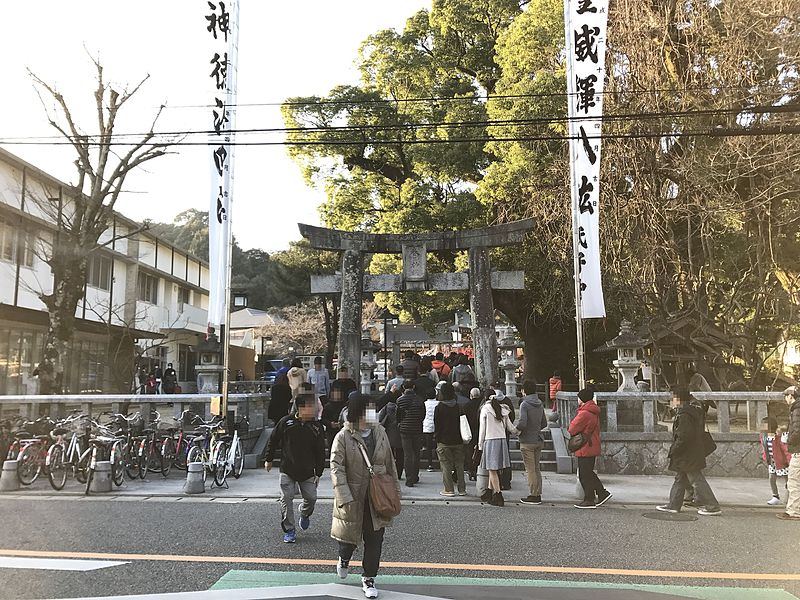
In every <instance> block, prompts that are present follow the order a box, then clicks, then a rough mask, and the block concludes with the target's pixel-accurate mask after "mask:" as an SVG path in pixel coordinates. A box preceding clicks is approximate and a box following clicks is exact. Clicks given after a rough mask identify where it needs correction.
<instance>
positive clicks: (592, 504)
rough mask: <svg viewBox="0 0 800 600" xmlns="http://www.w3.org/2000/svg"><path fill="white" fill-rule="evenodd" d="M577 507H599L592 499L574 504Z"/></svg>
mask: <svg viewBox="0 0 800 600" xmlns="http://www.w3.org/2000/svg"><path fill="white" fill-rule="evenodd" d="M572 506H574V507H575V508H597V504H595V503H594V502H592V501H591V500H584V501H583V502H581V503H580V504H573V505H572Z"/></svg>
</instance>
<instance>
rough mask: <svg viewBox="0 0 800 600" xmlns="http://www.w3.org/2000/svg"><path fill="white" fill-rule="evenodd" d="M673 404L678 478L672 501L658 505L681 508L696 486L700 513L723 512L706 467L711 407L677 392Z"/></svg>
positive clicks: (673, 461)
mask: <svg viewBox="0 0 800 600" xmlns="http://www.w3.org/2000/svg"><path fill="white" fill-rule="evenodd" d="M672 403H673V407H674V408H676V409H677V413H676V416H675V421H674V422H673V424H672V445H671V446H670V449H669V454H668V456H669V467H668V468H669V470H670V471H675V480H674V481H673V483H672V489H670V492H669V502H668V503H667V504H662V505H660V506H656V510H659V511H661V512H665V513H678V512H680V511H681V508H682V505H683V501H684V497H685V495H686V491H687V490H689V489H694V501H695V502H696V503H697V504H699V505H700V508H699V509H698V510H697V514H698V515H703V516H717V515H720V514H722V510H721V509H720V507H719V502H718V501H717V498H716V496H714V492H713V491H712V489H711V486H710V485H708V481H706V477H705V475H704V474H703V469H705V468H706V449H705V440H704V438H705V422H706V413H705V411H706V410H707V408H704V406H703V403H702V402H699V401H697V400H693V401H691V402H688V403H687V402H682V401H681V399H680V396H673V399H672Z"/></svg>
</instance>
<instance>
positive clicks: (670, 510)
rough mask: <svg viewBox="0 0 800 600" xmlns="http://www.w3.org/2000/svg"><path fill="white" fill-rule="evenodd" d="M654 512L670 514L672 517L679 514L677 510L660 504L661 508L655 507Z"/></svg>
mask: <svg viewBox="0 0 800 600" xmlns="http://www.w3.org/2000/svg"><path fill="white" fill-rule="evenodd" d="M656 510H660V511H661V512H665V513H670V514H673V515H674V514H677V513H679V512H681V511H680V510H679V509H677V508H672V507H671V506H670V505H669V504H662V505H661V506H656Z"/></svg>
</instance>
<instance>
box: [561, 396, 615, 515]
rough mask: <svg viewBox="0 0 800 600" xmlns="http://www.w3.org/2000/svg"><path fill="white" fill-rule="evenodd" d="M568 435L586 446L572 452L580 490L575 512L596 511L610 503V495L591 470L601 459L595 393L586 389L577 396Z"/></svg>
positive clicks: (598, 415)
mask: <svg viewBox="0 0 800 600" xmlns="http://www.w3.org/2000/svg"><path fill="white" fill-rule="evenodd" d="M568 431H569V434H570V435H571V436H577V435H578V434H582V435H583V437H584V439H585V440H586V441H585V443H584V444H583V445H582V446H581V447H580V448H578V449H577V450H575V456H576V457H577V458H578V479H579V480H580V482H581V487H582V488H583V502H580V503H579V504H575V505H574V506H575V508H590V509H591V508H597V507H598V506H602V505H603V504H605V503H606V502H608V500H610V499H611V492H609V491H608V490H607V489H605V487H603V482H602V481H600V478H599V477H598V476H597V473H596V472H595V470H594V463H595V460H596V459H597V457H598V456H600V407H599V406H597V403H596V402H595V401H594V389H592V388H590V387H588V388H583V389H582V390H581V391H579V392H578V414H576V415H575V418H574V419H572V422H571V423H570V424H569V429H568Z"/></svg>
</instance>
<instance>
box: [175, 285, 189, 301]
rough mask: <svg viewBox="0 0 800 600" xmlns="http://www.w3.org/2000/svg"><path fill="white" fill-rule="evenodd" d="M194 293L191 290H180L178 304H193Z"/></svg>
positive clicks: (183, 288) (182, 288)
mask: <svg viewBox="0 0 800 600" xmlns="http://www.w3.org/2000/svg"><path fill="white" fill-rule="evenodd" d="M191 298H192V292H191V290H190V289H189V288H185V287H181V288H178V303H179V304H191Z"/></svg>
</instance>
